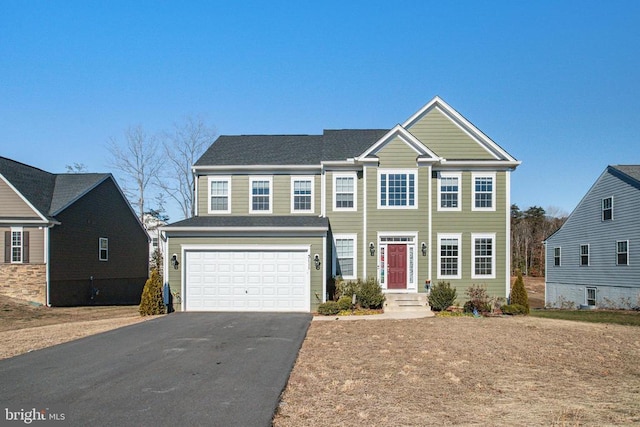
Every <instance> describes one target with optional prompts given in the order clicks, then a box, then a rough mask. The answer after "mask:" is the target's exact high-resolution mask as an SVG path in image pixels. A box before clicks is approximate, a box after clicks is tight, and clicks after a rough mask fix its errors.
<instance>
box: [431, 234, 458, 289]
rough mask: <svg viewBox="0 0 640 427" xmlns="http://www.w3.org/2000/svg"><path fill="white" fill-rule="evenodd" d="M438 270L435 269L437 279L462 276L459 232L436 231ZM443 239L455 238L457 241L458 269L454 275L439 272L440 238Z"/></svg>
mask: <svg viewBox="0 0 640 427" xmlns="http://www.w3.org/2000/svg"><path fill="white" fill-rule="evenodd" d="M437 239H438V270H437V273H436V274H437V278H438V279H460V278H462V234H461V233H438V234H437ZM444 239H455V240H457V241H458V256H457V258H458V271H457V274H455V275H444V274H441V265H442V264H441V259H442V257H441V254H442V240H444Z"/></svg>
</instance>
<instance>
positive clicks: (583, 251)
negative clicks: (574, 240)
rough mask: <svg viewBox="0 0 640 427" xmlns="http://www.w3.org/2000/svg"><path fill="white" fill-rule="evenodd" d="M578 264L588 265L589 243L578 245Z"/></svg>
mask: <svg viewBox="0 0 640 427" xmlns="http://www.w3.org/2000/svg"><path fill="white" fill-rule="evenodd" d="M580 265H585V266H587V265H589V245H580Z"/></svg>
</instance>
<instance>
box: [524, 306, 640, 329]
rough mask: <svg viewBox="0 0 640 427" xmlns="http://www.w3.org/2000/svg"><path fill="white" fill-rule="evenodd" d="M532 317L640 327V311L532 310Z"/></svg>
mask: <svg viewBox="0 0 640 427" xmlns="http://www.w3.org/2000/svg"><path fill="white" fill-rule="evenodd" d="M531 316H532V317H541V318H545V319H558V320H575V321H578V322H593V323H611V324H614V325H631V326H640V311H630V310H532V311H531Z"/></svg>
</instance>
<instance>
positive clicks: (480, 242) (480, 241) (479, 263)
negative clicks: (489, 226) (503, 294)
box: [471, 234, 496, 279]
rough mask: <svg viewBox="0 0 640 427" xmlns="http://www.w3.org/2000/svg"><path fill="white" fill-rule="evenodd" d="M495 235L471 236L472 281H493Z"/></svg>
mask: <svg viewBox="0 0 640 427" xmlns="http://www.w3.org/2000/svg"><path fill="white" fill-rule="evenodd" d="M495 239H496V238H495V234H472V235H471V242H472V245H473V247H472V254H471V257H472V263H473V267H472V268H473V270H472V271H471V278H472V279H493V278H495V277H496V273H495V271H496V269H495V265H496V264H495V260H496V258H495Z"/></svg>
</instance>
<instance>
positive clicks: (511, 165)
mask: <svg viewBox="0 0 640 427" xmlns="http://www.w3.org/2000/svg"><path fill="white" fill-rule="evenodd" d="M521 163H522V162H521V161H519V160H514V161H507V160H442V161H441V162H440V163H438V165H437V166H435V167H434V169H436V170H440V169H460V168H465V169H469V170H472V169H496V170H498V169H504V170H513V169H515V168H517V167H518V166H519V165H520V164H521Z"/></svg>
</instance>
